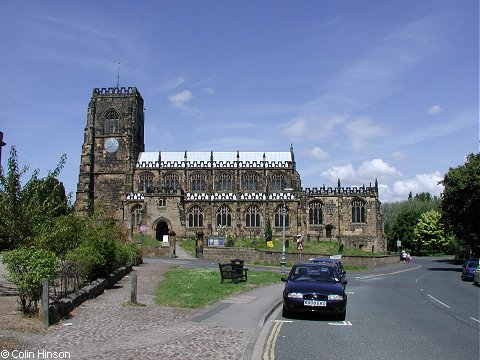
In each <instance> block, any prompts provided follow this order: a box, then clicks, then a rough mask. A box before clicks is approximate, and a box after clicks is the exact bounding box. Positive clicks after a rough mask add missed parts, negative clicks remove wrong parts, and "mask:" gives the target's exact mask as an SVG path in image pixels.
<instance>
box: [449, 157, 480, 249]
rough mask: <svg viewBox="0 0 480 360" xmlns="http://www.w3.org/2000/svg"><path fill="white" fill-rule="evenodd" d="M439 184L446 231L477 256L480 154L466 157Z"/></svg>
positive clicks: (479, 231) (479, 212)
mask: <svg viewBox="0 0 480 360" xmlns="http://www.w3.org/2000/svg"><path fill="white" fill-rule="evenodd" d="M442 184H443V186H444V191H443V201H442V219H443V222H444V223H445V226H446V229H447V230H448V231H451V232H452V233H453V234H454V235H455V236H456V237H457V239H458V241H459V242H461V243H463V244H465V246H466V247H467V248H468V249H469V250H470V252H471V253H472V254H473V255H476V256H479V255H480V221H479V214H480V153H477V154H469V155H468V156H467V159H466V161H465V164H463V165H460V166H458V167H456V168H450V169H449V170H448V172H447V173H446V174H445V177H444V179H443V181H442Z"/></svg>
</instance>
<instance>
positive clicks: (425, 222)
mask: <svg viewBox="0 0 480 360" xmlns="http://www.w3.org/2000/svg"><path fill="white" fill-rule="evenodd" d="M441 216H442V215H441V214H440V212H438V211H436V210H430V211H427V212H424V213H423V214H422V215H420V219H419V220H418V223H417V225H416V226H415V230H414V237H415V240H416V241H417V249H418V250H423V249H430V250H431V251H432V254H435V252H439V251H445V250H446V249H447V248H448V247H449V245H450V244H451V238H450V237H449V236H447V234H446V233H445V229H444V226H443V223H442V220H441Z"/></svg>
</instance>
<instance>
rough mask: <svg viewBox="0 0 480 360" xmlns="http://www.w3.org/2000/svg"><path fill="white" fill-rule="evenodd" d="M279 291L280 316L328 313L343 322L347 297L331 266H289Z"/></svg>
mask: <svg viewBox="0 0 480 360" xmlns="http://www.w3.org/2000/svg"><path fill="white" fill-rule="evenodd" d="M282 281H284V282H285V288H284V290H283V316H284V317H289V316H291V315H292V314H294V313H304V314H305V313H306V314H315V313H318V314H331V315H334V316H336V317H337V319H338V320H345V316H346V313H347V294H346V293H345V287H344V286H343V284H342V283H341V282H340V279H339V278H338V273H337V271H336V269H335V265H333V264H317V263H299V264H295V265H293V267H292V269H291V270H290V273H289V275H288V278H282Z"/></svg>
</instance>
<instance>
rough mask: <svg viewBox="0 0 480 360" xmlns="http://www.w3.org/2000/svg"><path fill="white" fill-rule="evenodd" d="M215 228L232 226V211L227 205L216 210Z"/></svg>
mask: <svg viewBox="0 0 480 360" xmlns="http://www.w3.org/2000/svg"><path fill="white" fill-rule="evenodd" d="M217 226H228V227H230V226H232V211H231V210H230V208H229V207H228V206H227V205H223V206H220V207H219V208H218V210H217Z"/></svg>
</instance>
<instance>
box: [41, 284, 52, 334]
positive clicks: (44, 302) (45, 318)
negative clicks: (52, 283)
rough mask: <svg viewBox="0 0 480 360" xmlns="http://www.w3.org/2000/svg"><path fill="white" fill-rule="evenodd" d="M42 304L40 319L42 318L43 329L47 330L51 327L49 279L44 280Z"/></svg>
mask: <svg viewBox="0 0 480 360" xmlns="http://www.w3.org/2000/svg"><path fill="white" fill-rule="evenodd" d="M40 302H41V304H40V305H41V306H40V309H41V310H40V317H41V318H42V323H43V327H44V328H45V329H46V328H48V327H49V326H50V323H49V319H48V305H49V304H48V279H42V297H41V299H40Z"/></svg>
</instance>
